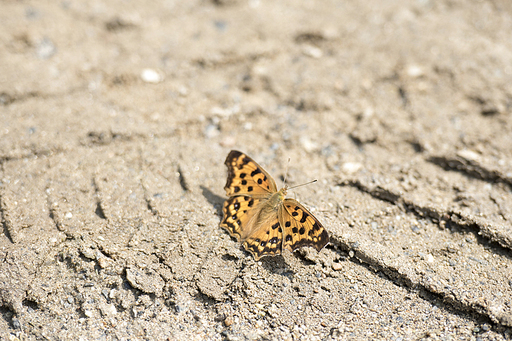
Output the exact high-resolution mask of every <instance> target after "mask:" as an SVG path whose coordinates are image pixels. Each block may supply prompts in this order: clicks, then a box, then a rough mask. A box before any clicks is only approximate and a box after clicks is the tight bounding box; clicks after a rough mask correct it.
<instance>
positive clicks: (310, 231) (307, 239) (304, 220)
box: [279, 199, 329, 251]
mask: <svg viewBox="0 0 512 341" xmlns="http://www.w3.org/2000/svg"><path fill="white" fill-rule="evenodd" d="M279 222H280V224H281V225H282V226H283V229H284V240H283V249H285V248H286V249H288V250H290V251H294V250H296V249H298V248H300V247H303V246H311V247H314V248H315V249H316V250H317V251H320V250H321V249H322V248H323V247H324V246H325V245H326V244H327V243H328V242H329V234H328V233H327V231H326V230H325V229H324V227H323V226H322V224H321V223H320V222H319V221H318V219H316V218H315V216H313V215H312V214H311V213H310V212H309V211H308V210H307V209H306V208H305V207H304V206H302V205H301V204H299V203H298V202H297V201H296V200H294V199H285V200H284V201H283V204H282V205H281V207H280V208H279Z"/></svg>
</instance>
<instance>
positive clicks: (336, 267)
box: [332, 263, 343, 271]
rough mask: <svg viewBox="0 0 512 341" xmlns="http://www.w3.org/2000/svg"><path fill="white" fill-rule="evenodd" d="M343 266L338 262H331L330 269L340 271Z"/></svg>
mask: <svg viewBox="0 0 512 341" xmlns="http://www.w3.org/2000/svg"><path fill="white" fill-rule="evenodd" d="M342 268H343V266H342V265H341V264H340V263H332V269H333V270H334V271H340V270H341V269H342Z"/></svg>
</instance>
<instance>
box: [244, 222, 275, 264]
mask: <svg viewBox="0 0 512 341" xmlns="http://www.w3.org/2000/svg"><path fill="white" fill-rule="evenodd" d="M276 213H277V212H276ZM282 242H283V230H282V229H281V225H280V224H279V220H278V218H277V214H276V215H275V216H274V217H273V219H271V220H269V221H268V222H267V223H266V224H265V227H264V228H261V229H259V230H256V231H255V232H254V233H253V234H251V235H250V236H249V237H248V238H247V239H246V240H245V241H244V242H243V244H242V245H243V246H244V248H245V249H246V250H247V251H249V252H251V253H252V255H253V256H254V259H255V260H259V259H260V257H262V256H275V255H279V254H281V245H282Z"/></svg>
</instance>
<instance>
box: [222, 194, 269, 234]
mask: <svg viewBox="0 0 512 341" xmlns="http://www.w3.org/2000/svg"><path fill="white" fill-rule="evenodd" d="M259 202H260V199H256V198H251V197H249V196H237V197H231V198H229V199H228V200H226V201H225V202H224V206H223V208H222V212H223V213H224V217H223V218H222V221H221V222H220V226H221V227H223V228H225V229H226V230H227V231H228V232H229V234H230V235H231V236H233V237H236V238H237V239H238V240H240V238H241V236H242V231H243V228H244V227H246V226H247V223H248V221H249V220H250V218H251V216H252V213H254V212H253V210H254V208H255V207H256V206H258V203H259Z"/></svg>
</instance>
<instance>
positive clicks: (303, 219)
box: [294, 212, 309, 224]
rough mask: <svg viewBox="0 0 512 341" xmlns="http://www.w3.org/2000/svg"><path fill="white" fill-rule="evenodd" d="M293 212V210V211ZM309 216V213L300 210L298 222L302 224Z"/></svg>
mask: <svg viewBox="0 0 512 341" xmlns="http://www.w3.org/2000/svg"><path fill="white" fill-rule="evenodd" d="M294 213H295V212H294ZM308 217H309V214H307V213H306V212H302V218H301V219H300V222H301V223H302V224H304V223H305V222H306V219H307V218H308Z"/></svg>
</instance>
